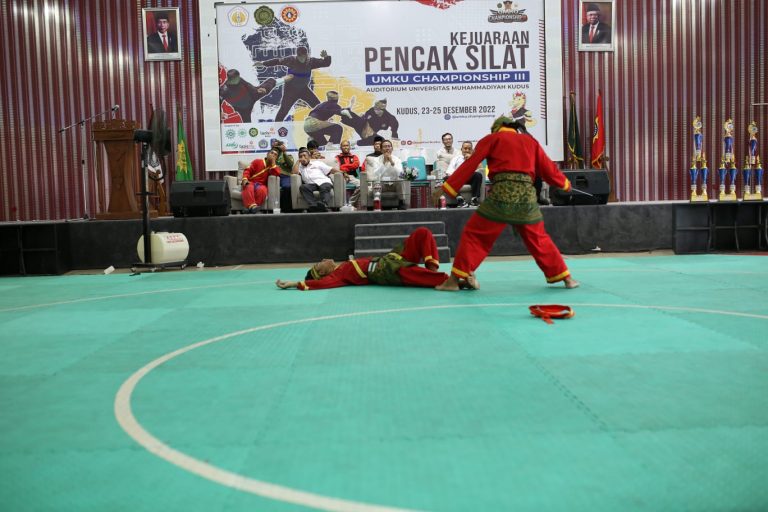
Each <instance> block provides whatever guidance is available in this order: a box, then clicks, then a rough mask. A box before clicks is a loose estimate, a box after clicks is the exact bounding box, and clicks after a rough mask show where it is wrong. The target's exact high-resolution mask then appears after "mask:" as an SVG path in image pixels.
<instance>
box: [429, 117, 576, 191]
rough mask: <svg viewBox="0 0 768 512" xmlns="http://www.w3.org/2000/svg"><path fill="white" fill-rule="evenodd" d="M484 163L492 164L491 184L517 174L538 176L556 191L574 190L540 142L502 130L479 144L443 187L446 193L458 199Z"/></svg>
mask: <svg viewBox="0 0 768 512" xmlns="http://www.w3.org/2000/svg"><path fill="white" fill-rule="evenodd" d="M483 159H485V161H486V164H488V177H489V178H490V179H491V181H493V176H494V175H496V174H498V173H500V172H510V171H513V172H521V173H524V174H527V175H528V176H530V177H531V180H534V179H536V176H537V175H538V176H540V177H541V179H543V180H544V181H546V182H547V183H549V184H550V185H551V186H553V187H556V188H560V189H563V190H566V191H568V190H570V189H571V182H570V181H568V178H566V177H565V175H564V174H563V173H562V172H560V169H558V168H557V165H556V164H555V162H553V161H552V160H550V158H549V157H548V156H547V154H546V153H545V152H544V149H543V148H542V147H541V145H540V144H539V142H538V141H537V140H536V139H534V138H533V137H530V136H528V135H522V134H518V133H517V132H516V131H514V130H510V129H508V128H507V129H505V128H502V129H501V130H499V131H498V132H496V133H492V134H490V135H486V136H485V137H483V138H482V139H480V140H479V141H478V143H477V147H476V148H475V152H474V153H472V155H470V157H469V158H467V160H466V161H465V162H464V163H463V164H461V165H460V166H459V168H458V169H456V171H454V173H453V174H451V176H450V177H449V178H448V179H447V180H446V181H445V183H443V190H445V191H446V192H447V193H448V194H450V195H451V197H456V194H457V192H456V191H457V190H459V189H461V186H462V185H464V184H465V183H466V182H467V181H468V180H469V178H470V177H471V176H472V173H474V172H475V171H476V170H477V166H478V165H480V162H482V161H483Z"/></svg>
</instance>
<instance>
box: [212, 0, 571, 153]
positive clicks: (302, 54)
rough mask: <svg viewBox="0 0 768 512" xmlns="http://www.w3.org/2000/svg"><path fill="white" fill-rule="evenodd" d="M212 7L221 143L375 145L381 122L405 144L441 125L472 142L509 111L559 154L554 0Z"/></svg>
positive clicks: (244, 147)
mask: <svg viewBox="0 0 768 512" xmlns="http://www.w3.org/2000/svg"><path fill="white" fill-rule="evenodd" d="M553 4H556V5H555V6H554V7H553ZM548 9H549V11H548V12H546V11H547V10H548ZM215 10H216V29H217V35H216V43H217V50H218V86H219V90H218V107H219V110H220V112H219V113H220V116H219V132H220V143H221V153H222V154H242V153H262V152H265V151H266V150H267V149H268V148H269V147H270V143H271V140H272V139H275V138H277V139H281V140H283V141H285V142H286V143H287V146H288V149H289V150H296V149H297V148H298V147H300V146H304V145H306V143H307V141H308V140H311V139H312V140H315V141H316V142H317V143H318V145H319V146H327V145H329V144H334V145H338V144H339V142H340V141H341V140H343V139H348V140H350V141H351V142H352V144H353V145H357V146H370V145H372V143H373V138H374V137H375V136H376V135H381V136H383V137H385V138H387V139H392V140H395V141H399V147H400V148H401V149H406V150H410V149H413V150H415V151H414V152H418V151H420V150H422V149H423V150H428V151H434V150H435V149H437V148H439V147H441V135H442V134H443V133H445V132H451V133H452V134H453V135H454V138H455V140H456V141H457V142H458V141H463V140H473V141H475V140H478V139H479V138H481V137H482V136H484V135H486V134H487V133H489V127H490V125H491V123H492V121H493V119H494V118H496V117H498V116H500V115H507V116H510V117H512V118H514V119H519V120H522V121H524V122H525V124H526V126H527V127H528V130H529V132H530V133H531V134H532V135H534V136H535V137H536V138H537V139H538V140H539V141H540V142H541V143H542V145H544V146H545V148H546V150H547V152H548V154H549V155H550V156H551V157H552V158H553V159H555V160H562V156H563V155H562V153H563V147H562V130H563V120H562V108H561V106H562V90H561V83H562V79H561V46H560V16H559V12H560V10H559V2H552V1H551V0H547V1H545V0H515V1H508V0H507V1H503V2H500V1H498V0H489V1H486V0H471V1H469V0H465V1H460V0H413V1H401V2H397V1H390V0H381V1H364V2H362V1H361V2H294V3H253V4H216V7H215ZM545 12H546V14H547V15H549V16H550V17H551V18H553V19H550V20H549V22H548V21H547V20H546V19H545ZM553 21H554V23H553ZM548 23H549V24H548ZM207 133H210V131H208V130H207ZM396 144H397V143H396ZM361 150H362V151H365V152H368V151H367V148H362V149H361Z"/></svg>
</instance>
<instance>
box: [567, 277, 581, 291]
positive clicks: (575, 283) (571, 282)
mask: <svg viewBox="0 0 768 512" xmlns="http://www.w3.org/2000/svg"><path fill="white" fill-rule="evenodd" d="M579 284H580V283H579V282H578V281H577V280H575V279H574V278H572V277H566V278H565V287H566V288H569V289H570V288H578V287H579Z"/></svg>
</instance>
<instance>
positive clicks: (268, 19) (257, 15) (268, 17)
mask: <svg viewBox="0 0 768 512" xmlns="http://www.w3.org/2000/svg"><path fill="white" fill-rule="evenodd" d="M253 19H254V20H256V23H258V24H259V25H269V24H270V23H272V22H273V21H274V20H275V11H273V10H272V9H270V8H269V7H267V6H266V5H262V6H261V7H259V8H258V9H256V10H255V11H254V12H253Z"/></svg>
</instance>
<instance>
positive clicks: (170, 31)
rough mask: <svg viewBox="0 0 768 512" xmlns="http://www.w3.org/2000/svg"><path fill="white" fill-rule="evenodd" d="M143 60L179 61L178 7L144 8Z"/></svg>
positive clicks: (142, 16) (142, 13)
mask: <svg viewBox="0 0 768 512" xmlns="http://www.w3.org/2000/svg"><path fill="white" fill-rule="evenodd" d="M141 18H142V25H143V26H144V60H148V61H153V60H181V35H180V32H179V21H180V18H179V8H178V7H145V8H144V9H142V10H141Z"/></svg>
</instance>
